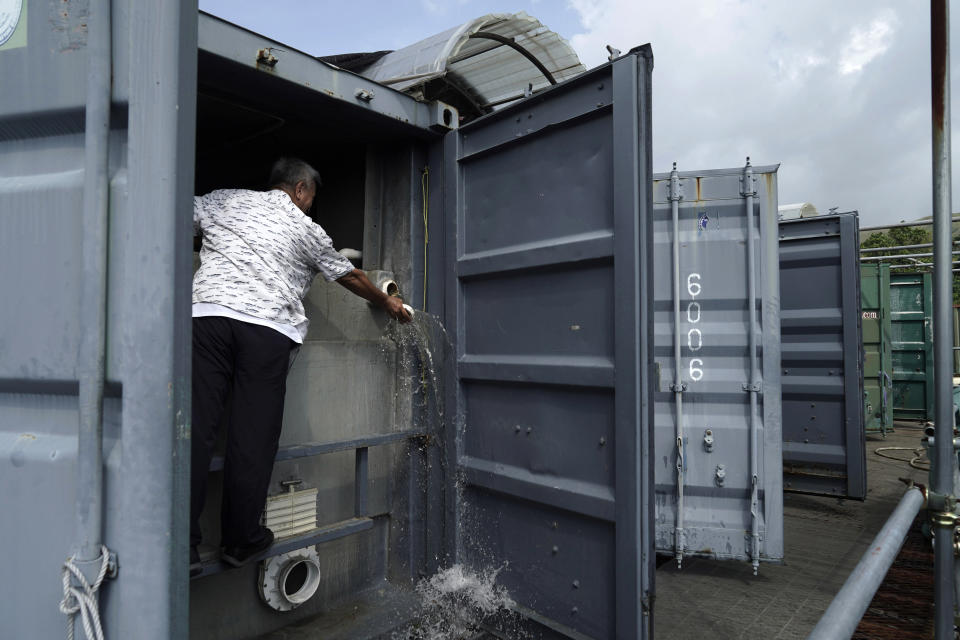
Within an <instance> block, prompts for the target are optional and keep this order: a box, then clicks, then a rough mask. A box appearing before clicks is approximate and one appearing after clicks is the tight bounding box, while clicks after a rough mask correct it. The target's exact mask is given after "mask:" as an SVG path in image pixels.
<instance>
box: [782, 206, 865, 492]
mask: <svg viewBox="0 0 960 640" xmlns="http://www.w3.org/2000/svg"><path fill="white" fill-rule="evenodd" d="M858 228H859V225H858V220H857V214H856V212H853V213H843V214H836V215H824V216H817V217H815V218H804V219H798V220H790V221H783V222H781V223H780V308H781V312H780V313H781V316H780V337H781V341H782V347H781V368H782V370H783V376H782V378H781V384H782V390H783V473H784V486H785V488H787V489H792V490H794V491H804V492H809V493H820V494H824V495H836V496H846V497H850V498H857V499H861V500H862V499H863V498H864V497H865V496H866V490H867V482H866V480H867V475H866V474H867V469H866V459H865V453H864V433H863V415H862V412H863V400H862V398H863V387H862V386H861V385H862V381H863V378H862V376H861V364H860V304H859V300H860V263H859V260H858V255H859V252H858V250H857V243H858V240H857V237H858Z"/></svg>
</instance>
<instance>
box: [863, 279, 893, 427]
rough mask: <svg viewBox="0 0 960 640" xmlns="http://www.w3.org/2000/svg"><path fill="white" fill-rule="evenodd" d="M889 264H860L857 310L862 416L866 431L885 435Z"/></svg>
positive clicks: (889, 374) (889, 410)
mask: <svg viewBox="0 0 960 640" xmlns="http://www.w3.org/2000/svg"><path fill="white" fill-rule="evenodd" d="M889 291H890V265H889V264H886V263H882V262H880V263H863V264H861V266H860V314H861V326H862V328H863V390H864V393H863V416H864V423H863V426H864V430H865V431H866V432H867V433H871V432H879V433H880V434H881V435H882V436H886V434H887V431H890V430H892V429H893V350H892V343H891V334H892V325H891V315H890V295H889Z"/></svg>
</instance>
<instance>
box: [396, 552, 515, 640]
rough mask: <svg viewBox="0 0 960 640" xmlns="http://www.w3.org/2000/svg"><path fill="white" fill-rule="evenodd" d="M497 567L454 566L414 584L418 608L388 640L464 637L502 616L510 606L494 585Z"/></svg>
mask: <svg viewBox="0 0 960 640" xmlns="http://www.w3.org/2000/svg"><path fill="white" fill-rule="evenodd" d="M499 573H500V569H496V570H492V571H486V572H483V573H476V572H473V571H469V570H467V569H465V568H464V567H463V566H462V565H459V564H457V565H454V566H452V567H450V568H449V569H444V570H443V571H440V572H438V573H436V574H435V575H433V576H431V577H430V578H426V579H424V580H423V581H421V582H420V584H419V585H417V594H418V595H419V596H420V598H421V602H422V610H421V611H420V612H419V613H418V615H417V616H416V617H415V619H414V620H413V621H412V622H411V623H410V624H409V625H408V626H407V627H406V628H404V629H403V630H401V631H397V632H395V633H394V634H393V636H392V640H467V639H469V638H473V637H475V636H476V634H477V633H478V632H479V631H480V628H481V627H480V625H481V623H483V622H484V621H490V620H491V619H493V618H496V617H497V616H503V615H506V614H507V613H508V611H509V609H510V607H512V606H513V604H514V603H513V601H512V600H511V599H510V596H509V595H507V592H506V589H504V588H503V587H502V586H499V585H497V584H496V580H497V574H499Z"/></svg>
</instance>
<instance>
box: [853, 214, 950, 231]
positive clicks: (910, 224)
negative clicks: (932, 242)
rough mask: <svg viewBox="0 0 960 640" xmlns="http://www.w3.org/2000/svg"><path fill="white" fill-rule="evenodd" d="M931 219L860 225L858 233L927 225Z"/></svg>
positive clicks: (930, 223)
mask: <svg viewBox="0 0 960 640" xmlns="http://www.w3.org/2000/svg"><path fill="white" fill-rule="evenodd" d="M950 220H951V222H960V216H954V217H953V218H951V219H950ZM932 224H933V220H932V219H931V220H918V221H916V222H896V223H894V224H884V225H880V226H877V227H860V233H863V232H864V231H883V230H885V229H897V228H899V227H929V226H930V225H932Z"/></svg>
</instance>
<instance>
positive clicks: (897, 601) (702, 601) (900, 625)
mask: <svg viewBox="0 0 960 640" xmlns="http://www.w3.org/2000/svg"><path fill="white" fill-rule="evenodd" d="M922 435H923V431H922V428H920V427H919V426H918V425H917V424H915V423H899V422H898V423H897V424H896V426H895V431H894V432H892V433H888V434H887V437H886V439H885V440H884V439H881V437H880V435H879V434H878V435H873V434H868V435H867V485H868V490H867V498H866V500H865V501H864V502H858V501H855V500H838V499H837V498H829V497H819V496H810V495H802V494H796V493H787V494H784V500H783V502H784V531H785V543H786V546H785V556H786V561H785V563H784V564H783V565H782V566H773V565H761V566H760V575H759V576H757V577H754V576H753V572H752V569H751V567H750V566H749V565H748V564H733V563H722V562H716V561H710V560H701V559H687V560H684V566H683V570H681V571H677V568H676V564H675V563H674V562H672V560H671V561H670V562H668V563H665V564H663V565H662V566H661V567H660V568H659V569H658V570H657V583H656V589H657V600H656V604H655V607H654V624H655V638H656V640H683V639H687V638H689V639H691V640H702V639H703V638H704V637H710V638H714V639H716V640H721V639H727V638H729V639H733V638H738V639H740V638H742V639H744V640H746V639H751V640H752V639H755V638H764V639H770V640H787V639H794V638H796V639H798V640H802V639H803V638H806V637H807V635H808V634H809V633H810V631H811V630H813V627H814V626H816V624H817V622H818V621H819V619H820V617H821V616H822V615H823V613H824V611H826V609H827V607H828V606H829V605H830V601H831V600H832V599H833V596H834V595H836V593H837V591H839V590H840V587H841V586H843V583H844V581H845V580H846V579H847V576H848V575H849V574H850V572H851V571H852V570H853V568H854V567H855V566H856V564H857V562H859V560H860V557H861V556H862V555H863V553H864V551H865V550H866V549H867V547H868V546H869V544H870V542H871V541H872V540H873V538H874V536H876V534H877V533H878V532H879V531H880V529H881V527H883V524H884V522H885V521H886V520H887V518H888V517H889V515H890V513H891V512H892V511H893V509H894V508H895V507H896V505H897V503H898V502H899V501H900V497H901V496H902V495H903V491H904V484H903V483H902V482H900V481H899V480H898V478H901V477H905V478H911V479H913V480H914V481H916V482H921V483H923V484H926V483H927V477H926V476H927V473H926V471H920V470H918V469H914V468H912V467H910V466H909V465H908V463H907V462H906V460H907V459H909V458H910V457H911V452H909V451H892V452H889V453H890V454H891V455H898V456H901V457H903V458H904V461H903V462H898V461H895V460H890V459H887V458H883V457H880V456H879V455H877V454H876V453H874V451H875V450H876V449H877V448H878V447H911V448H914V447H918V446H920V438H921V437H922ZM925 544H926V546H924V545H925ZM924 549H926V550H929V542H926V541H925V540H924V539H923V538H922V536H921V534H919V532H918V528H917V527H916V526H915V530H914V531H913V532H911V537H909V538H908V541H907V543H906V544H905V545H904V548H903V550H902V551H901V553H900V556H898V560H897V564H895V565H894V567H893V568H891V571H890V572H889V573H888V576H887V582H885V584H884V585H882V586H881V588H880V590H879V591H878V593H877V596H876V597H875V599H874V602H873V603H872V604H871V607H870V609H869V610H868V612H867V615H866V616H865V617H864V620H863V622H862V623H861V628H860V629H858V635H855V636H854V637H855V638H861V637H862V638H868V637H869V638H885V637H889V638H898V639H900V640H907V639H910V638H918V639H919V638H931V637H932V635H931V634H930V633H928V632H927V630H926V629H925V628H924V626H923V624H922V617H923V616H928V618H927V619H929V613H927V612H921V611H919V610H918V608H917V604H918V602H921V601H922V599H923V598H924V597H926V598H927V599H928V602H930V601H932V599H933V592H932V587H931V589H930V591H929V595H928V596H923V595H922V594H921V593H920V591H922V589H923V587H922V585H923V583H924V581H932V576H931V573H932V554H931V556H930V561H925V560H923V559H922V558H920V556H921V555H922V554H923V552H924ZM924 562H926V564H924ZM898 567H899V568H898ZM924 569H926V571H925V570H924ZM904 580H906V581H907V582H909V588H908V589H907V591H908V592H909V594H908V595H907V596H906V599H904V597H901V596H898V595H897V591H898V590H899V591H903V589H904V587H905V586H904V585H903V584H900V583H901V582H902V581H904ZM918 590H920V591H918ZM918 616H920V618H921V620H918ZM865 625H867V626H865ZM881 629H882V633H881V632H880V630H881Z"/></svg>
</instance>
